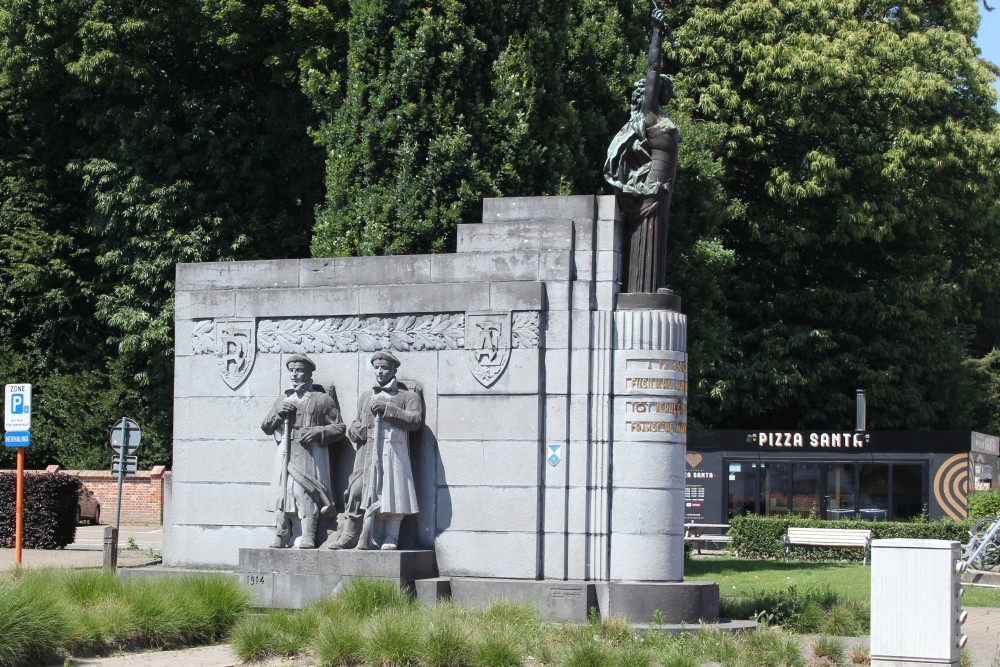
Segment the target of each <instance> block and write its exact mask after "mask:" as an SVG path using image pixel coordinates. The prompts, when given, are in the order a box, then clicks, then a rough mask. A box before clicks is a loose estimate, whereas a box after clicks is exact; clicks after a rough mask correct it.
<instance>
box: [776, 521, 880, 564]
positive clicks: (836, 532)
mask: <svg viewBox="0 0 1000 667" xmlns="http://www.w3.org/2000/svg"><path fill="white" fill-rule="evenodd" d="M871 546H872V531H870V530H867V529H864V528H792V527H789V528H788V533H787V534H786V535H785V562H786V563H787V562H788V551H789V549H790V548H791V547H826V548H831V549H832V548H837V549H864V550H865V555H864V563H865V565H867V564H868V554H869V553H871Z"/></svg>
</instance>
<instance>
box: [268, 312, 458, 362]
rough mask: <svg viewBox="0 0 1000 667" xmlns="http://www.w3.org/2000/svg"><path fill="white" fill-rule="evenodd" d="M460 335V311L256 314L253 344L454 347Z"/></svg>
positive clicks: (279, 348)
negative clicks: (282, 316) (378, 314)
mask: <svg viewBox="0 0 1000 667" xmlns="http://www.w3.org/2000/svg"><path fill="white" fill-rule="evenodd" d="M464 335H465V316H464V315H463V314H462V313H450V314H439V315H404V316H402V317H365V318H361V317H329V318H325V319H313V318H306V319H283V320H261V321H260V324H259V325H258V328H257V349H258V351H260V352H275V353H277V352H285V353H290V352H296V353H310V352H312V353H317V352H358V351H361V352H375V351H377V350H397V351H400V352H407V351H410V350H457V349H460V348H461V347H462V343H463V338H464Z"/></svg>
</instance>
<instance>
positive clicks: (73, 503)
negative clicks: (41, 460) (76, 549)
mask: <svg viewBox="0 0 1000 667" xmlns="http://www.w3.org/2000/svg"><path fill="white" fill-rule="evenodd" d="M79 490H80V480H79V479H77V478H76V477H71V476H69V475H65V474H63V473H58V472H56V473H48V472H42V473H25V475H24V515H23V527H22V534H21V546H22V547H24V548H25V549H61V548H62V547H64V546H66V545H67V544H72V543H73V540H75V539H76V507H77V493H78V492H79ZM16 499H17V473H13V472H3V473H0V546H3V547H7V548H12V547H13V546H14V539H15V536H14V531H15V525H14V524H15V518H16V517H15V509H14V508H15V503H16Z"/></svg>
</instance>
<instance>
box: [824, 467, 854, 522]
mask: <svg viewBox="0 0 1000 667" xmlns="http://www.w3.org/2000/svg"><path fill="white" fill-rule="evenodd" d="M855 470H856V466H855V465H854V464H853V463H830V464H828V465H827V466H826V518H827V519H853V518H854V517H855V515H856V513H857V509H858V507H857V498H858V489H857V485H856V484H857V483H856V481H855V479H854V473H855Z"/></svg>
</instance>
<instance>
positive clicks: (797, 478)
mask: <svg viewBox="0 0 1000 667" xmlns="http://www.w3.org/2000/svg"><path fill="white" fill-rule="evenodd" d="M819 476H820V468H819V464H818V463H795V464H793V465H792V514H797V515H799V516H809V514H810V513H815V514H816V515H817V516H819V513H820V507H819V499H820V488H819V483H820V479H819Z"/></svg>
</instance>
